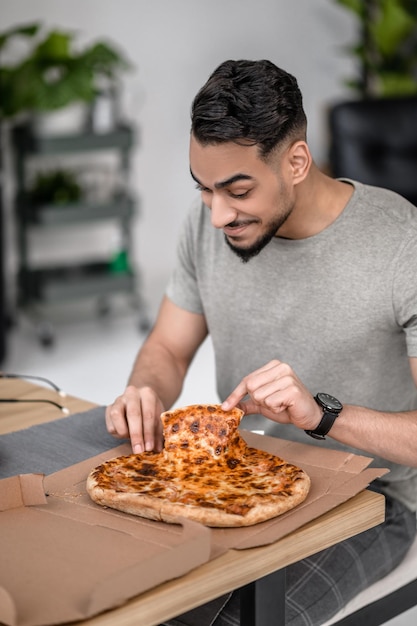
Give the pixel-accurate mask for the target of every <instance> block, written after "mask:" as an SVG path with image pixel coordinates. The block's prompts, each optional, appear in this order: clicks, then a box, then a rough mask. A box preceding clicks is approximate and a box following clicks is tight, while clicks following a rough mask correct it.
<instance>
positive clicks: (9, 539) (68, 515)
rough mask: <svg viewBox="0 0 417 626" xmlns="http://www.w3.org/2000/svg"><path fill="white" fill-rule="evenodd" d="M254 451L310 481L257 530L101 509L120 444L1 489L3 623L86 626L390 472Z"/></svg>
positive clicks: (298, 447)
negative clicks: (303, 495) (99, 471)
mask: <svg viewBox="0 0 417 626" xmlns="http://www.w3.org/2000/svg"><path fill="white" fill-rule="evenodd" d="M243 434H244V437H245V439H246V440H247V441H248V443H249V444H250V445H252V446H255V447H258V448H260V449H264V450H266V451H268V452H272V453H274V454H277V455H278V456H281V457H283V458H284V459H285V460H287V461H289V462H292V463H296V464H297V465H299V466H300V467H302V468H303V469H304V470H305V471H306V472H307V473H308V474H309V475H310V477H311V479H312V486H311V491H310V493H309V495H308V497H307V499H306V500H305V501H304V502H303V503H302V504H301V505H300V506H298V507H297V508H295V509H293V510H292V511H288V512H287V513H285V514H284V515H282V516H280V517H278V518H275V519H273V520H270V521H268V522H263V523H261V524H257V525H255V526H251V527H246V528H236V529H213V528H206V527H204V526H203V525H201V524H198V523H196V522H191V521H187V520H185V519H179V520H178V524H165V523H163V522H155V521H151V520H146V519H142V518H139V517H135V516H132V515H128V514H124V513H121V512H118V511H114V510H112V509H109V508H104V507H101V506H99V505H97V504H95V503H94V502H92V501H91V500H90V498H89V496H88V494H87V493H86V490H85V480H86V477H87V475H88V473H89V472H90V471H91V469H93V468H94V467H95V466H97V465H99V464H100V463H101V462H102V461H104V460H106V459H110V458H113V457H115V456H120V455H123V454H130V453H131V450H130V448H129V446H128V444H124V445H122V446H119V447H117V448H114V449H112V450H108V451H107V452H104V453H102V454H100V455H97V456H95V457H92V458H90V459H87V460H85V461H82V462H81V463H77V464H76V465H72V466H71V467H68V468H66V469H64V470H61V471H59V472H56V473H54V474H50V475H49V476H45V477H44V476H42V475H40V474H24V475H19V476H13V477H10V478H5V479H3V480H1V481H0V555H1V557H0V558H1V567H0V623H4V624H6V625H7V626H46V625H47V624H62V623H66V622H75V621H78V620H82V619H86V618H88V617H91V616H93V615H96V614H98V613H101V612H103V611H105V610H108V609H110V608H113V607H116V606H118V605H120V604H123V603H124V602H126V601H127V600H128V599H129V598H132V597H134V596H137V595H139V594H141V593H143V592H144V591H146V590H149V589H151V588H153V587H155V586H157V585H159V584H161V583H163V582H164V581H167V580H170V579H173V578H176V577H178V576H181V575H183V574H185V573H187V572H189V571H191V570H192V569H193V568H195V567H197V566H199V565H201V564H203V563H205V562H207V561H209V560H210V559H214V558H216V557H217V556H218V555H220V554H221V553H223V552H224V551H225V550H227V549H230V548H234V549H245V548H250V547H254V546H259V545H265V544H268V543H271V542H274V541H276V540H278V539H280V538H281V537H283V536H285V535H286V534H288V533H289V532H291V531H293V530H295V529H297V528H299V527H301V526H303V525H304V524H306V523H307V522H309V521H311V520H312V519H314V518H316V517H318V516H319V515H322V514H323V513H325V512H327V511H329V510H330V509H332V508H334V507H336V506H337V505H339V504H341V503H342V502H344V501H346V500H348V499H349V498H351V497H353V496H354V495H356V494H357V493H359V492H360V491H362V490H363V489H365V488H366V487H367V486H368V484H369V483H370V482H372V481H373V480H374V479H375V478H377V477H380V476H382V475H383V474H385V473H386V471H387V470H384V469H376V468H369V467H368V466H369V464H370V462H371V459H370V458H367V457H362V456H357V455H353V454H347V453H344V452H338V451H329V450H326V454H323V452H322V450H321V449H320V448H317V447H315V446H309V445H304V444H297V443H291V442H288V441H284V440H280V439H276V438H272V437H265V436H261V435H256V434H254V433H248V432H244V433H243Z"/></svg>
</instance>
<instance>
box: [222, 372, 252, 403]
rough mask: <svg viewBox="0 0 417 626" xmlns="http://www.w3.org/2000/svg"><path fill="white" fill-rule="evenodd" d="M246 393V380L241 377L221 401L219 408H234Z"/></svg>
mask: <svg viewBox="0 0 417 626" xmlns="http://www.w3.org/2000/svg"><path fill="white" fill-rule="evenodd" d="M247 393H248V390H247V387H246V381H245V379H243V380H242V381H241V382H240V383H239V384H238V386H237V387H235V389H234V390H233V391H232V393H231V394H230V395H229V396H228V397H227V398H226V400H224V402H222V406H221V408H222V409H223V411H230V410H231V409H233V408H235V407H236V406H237V405H238V404H239V402H240V401H241V400H242V398H244V397H245V396H246V395H247Z"/></svg>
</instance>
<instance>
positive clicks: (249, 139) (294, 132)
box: [191, 60, 307, 158]
mask: <svg viewBox="0 0 417 626" xmlns="http://www.w3.org/2000/svg"><path fill="white" fill-rule="evenodd" d="M191 120H192V123H191V132H192V133H193V135H194V137H195V138H196V139H197V141H199V142H200V143H201V144H203V145H207V144H217V143H224V142H227V141H233V142H235V143H239V144H243V145H257V146H258V147H259V153H260V156H261V157H262V158H266V157H267V156H268V155H269V154H270V153H271V152H272V150H273V149H274V148H275V147H277V146H278V145H279V144H281V143H282V142H284V141H285V140H286V139H294V140H295V139H305V135H306V127H307V120H306V115H305V112H304V109H303V101H302V95H301V91H300V89H299V87H298V84H297V80H296V79H295V78H294V76H292V75H291V74H289V73H288V72H286V71H284V70H282V69H280V68H279V67H277V66H276V65H274V64H273V63H271V62H270V61H266V60H262V61H246V60H240V61H231V60H230V61H225V62H224V63H222V64H221V65H219V67H218V68H217V69H216V70H215V71H214V72H213V73H212V74H211V76H210V77H209V79H208V80H207V82H206V84H205V85H204V86H203V87H202V88H201V89H200V91H199V92H198V93H197V95H196V97H195V99H194V101H193V104H192V109H191Z"/></svg>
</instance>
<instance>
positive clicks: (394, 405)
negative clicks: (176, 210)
mask: <svg viewBox="0 0 417 626" xmlns="http://www.w3.org/2000/svg"><path fill="white" fill-rule="evenodd" d="M190 167H191V175H192V177H193V179H194V180H195V181H196V183H197V186H198V189H199V190H200V192H201V200H199V201H198V202H197V203H196V204H195V206H193V207H192V210H191V212H190V214H189V216H188V218H187V219H186V221H185V224H184V228H183V232H182V236H181V238H180V241H179V247H178V261H177V264H176V267H175V270H174V272H173V275H172V278H171V281H170V283H169V285H168V288H167V292H166V296H165V297H164V299H163V302H162V305H161V308H160V312H159V315H158V319H157V321H156V324H155V326H154V328H153V330H152V332H151V333H150V335H149V337H148V338H147V340H146V341H145V343H144V345H143V347H142V348H141V350H140V352H139V354H138V357H137V359H136V362H135V364H134V367H133V371H132V373H131V376H130V380H129V385H128V387H127V388H126V390H125V392H124V393H123V395H122V396H120V397H119V398H118V399H116V401H115V402H114V404H113V405H112V406H110V407H108V409H107V412H106V423H107V428H108V430H109V432H111V433H113V434H115V435H116V436H126V435H130V438H131V442H132V446H133V449H134V451H135V452H140V451H142V450H144V449H146V450H152V449H156V450H160V449H161V447H162V436H161V425H160V420H159V415H160V413H161V412H162V411H163V410H165V409H167V408H168V407H170V406H171V405H172V404H173V403H174V402H175V400H176V398H177V397H178V395H179V393H180V391H181V387H182V384H183V381H184V377H185V374H186V372H187V369H188V367H189V365H190V363H191V361H192V359H193V356H194V355H195V353H196V351H197V349H198V347H199V346H200V345H201V343H202V342H203V340H204V339H205V337H206V336H207V334H210V336H211V338H212V341H213V346H214V352H215V359H216V375H217V388H218V393H219V396H220V398H221V400H222V401H223V407H224V408H226V409H228V408H232V407H233V406H236V405H239V406H240V407H241V408H243V410H244V412H245V417H244V420H243V427H244V428H246V429H256V430H259V429H262V430H263V431H264V432H265V433H266V434H269V435H276V436H279V437H283V438H289V439H293V440H296V441H302V442H307V441H308V442H309V443H312V444H315V445H320V446H322V447H323V448H326V447H327V446H328V447H333V448H339V449H343V450H353V451H354V452H357V451H360V452H365V453H367V454H369V455H370V456H372V457H374V458H375V459H376V464H377V465H379V466H384V467H387V466H388V467H389V468H390V469H391V472H390V474H388V475H387V476H386V477H384V481H383V482H382V481H377V482H376V484H375V485H374V487H375V489H378V490H381V491H383V492H384V494H385V495H386V498H387V517H386V522H385V523H384V524H383V525H381V526H378V527H377V528H375V529H372V530H369V531H367V532H365V533H362V534H361V535H359V536H358V537H354V538H352V539H350V540H348V541H345V542H343V543H341V544H339V545H338V546H335V547H333V548H330V549H328V550H326V551H324V552H322V553H320V554H317V555H314V556H312V557H310V558H309V559H305V560H304V561H302V562H300V563H298V564H296V565H293V566H291V567H289V568H288V579H287V583H288V591H287V606H286V612H287V624H291V625H292V626H299V625H300V626H301V625H309V626H313V625H319V624H322V623H323V622H325V621H326V620H327V619H329V618H330V617H331V616H332V615H334V614H335V613H336V612H337V611H338V610H339V609H340V608H341V607H342V606H343V605H344V604H345V603H346V602H348V601H349V600H350V599H351V598H352V597H353V596H355V595H356V594H357V593H358V592H359V591H361V590H362V589H364V588H365V587H367V586H368V585H370V584H371V583H373V582H374V581H376V580H377V579H379V578H381V577H383V576H384V575H386V574H387V573H388V572H389V571H390V570H391V569H393V568H394V567H395V566H396V565H397V564H398V563H399V562H400V561H401V559H402V558H403V556H404V554H405V553H406V552H407V550H408V548H409V546H410V544H411V543H412V540H413V538H414V536H415V532H416V518H415V511H416V508H417V278H416V277H417V210H416V209H415V207H414V206H412V205H411V204H410V203H408V202H407V201H406V200H404V199H403V198H401V197H399V196H398V195H396V194H394V193H393V192H390V191H387V190H382V189H377V188H371V187H368V186H364V185H362V184H360V183H357V182H354V181H348V180H334V179H332V178H330V177H328V176H326V175H325V174H324V173H322V172H321V171H320V170H319V169H318V167H317V166H316V165H315V164H314V162H313V161H312V158H311V155H310V151H309V148H308V145H307V143H306V118H305V114H304V111H303V106H302V97H301V93H300V91H299V89H298V86H297V82H296V80H295V78H294V77H292V76H291V75H289V74H288V73H287V72H285V71H283V70H281V69H279V68H277V67H276V66H275V65H273V64H272V63H270V62H268V61H258V62H252V61H227V62H225V63H223V64H222V65H220V67H219V68H217V70H215V72H214V73H213V74H212V75H211V76H210V78H209V79H208V81H207V83H206V84H205V85H204V86H203V87H202V89H201V90H200V91H199V93H198V94H197V96H196V98H195V100H194V103H193V107H192V129H191V140H190ZM318 392H324V393H318ZM329 396H330V398H329ZM336 398H338V400H337V399H336ZM328 403H330V404H332V406H330V407H326V405H327V404H328ZM365 407H366V408H365ZM329 409H330V410H329ZM309 435H312V437H313V438H310V437H309ZM223 605H225V606H224V607H223V608H222V610H221V611H220V614H218V613H219V608H220V606H223ZM238 607H239V604H238V599H237V594H234V595H232V597H231V598H223V599H221V600H219V601H217V602H214V603H211V604H209V605H205V606H204V607H202V608H201V609H200V610H198V611H193V612H191V613H190V614H187V615H185V616H180V617H179V618H178V620H177V621H175V622H173V623H176V624H195V625H196V626H207V625H208V624H215V626H223V625H225V624H229V625H231V624H233V625H235V624H236V625H237V624H238V623H239V621H238V619H239V618H238Z"/></svg>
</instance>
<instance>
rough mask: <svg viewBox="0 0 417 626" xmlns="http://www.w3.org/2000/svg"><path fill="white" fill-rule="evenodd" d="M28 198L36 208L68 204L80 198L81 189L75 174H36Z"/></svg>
mask: <svg viewBox="0 0 417 626" xmlns="http://www.w3.org/2000/svg"><path fill="white" fill-rule="evenodd" d="M29 198H30V201H31V203H33V204H34V205H36V206H41V205H46V204H69V203H71V202H77V201H78V200H79V199H80V198H81V187H80V185H79V184H78V181H77V177H76V176H75V174H74V173H73V172H71V171H69V170H62V169H58V170H51V171H48V172H38V174H37V175H36V177H35V180H34V182H33V184H32V185H31V187H30V188H29Z"/></svg>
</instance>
